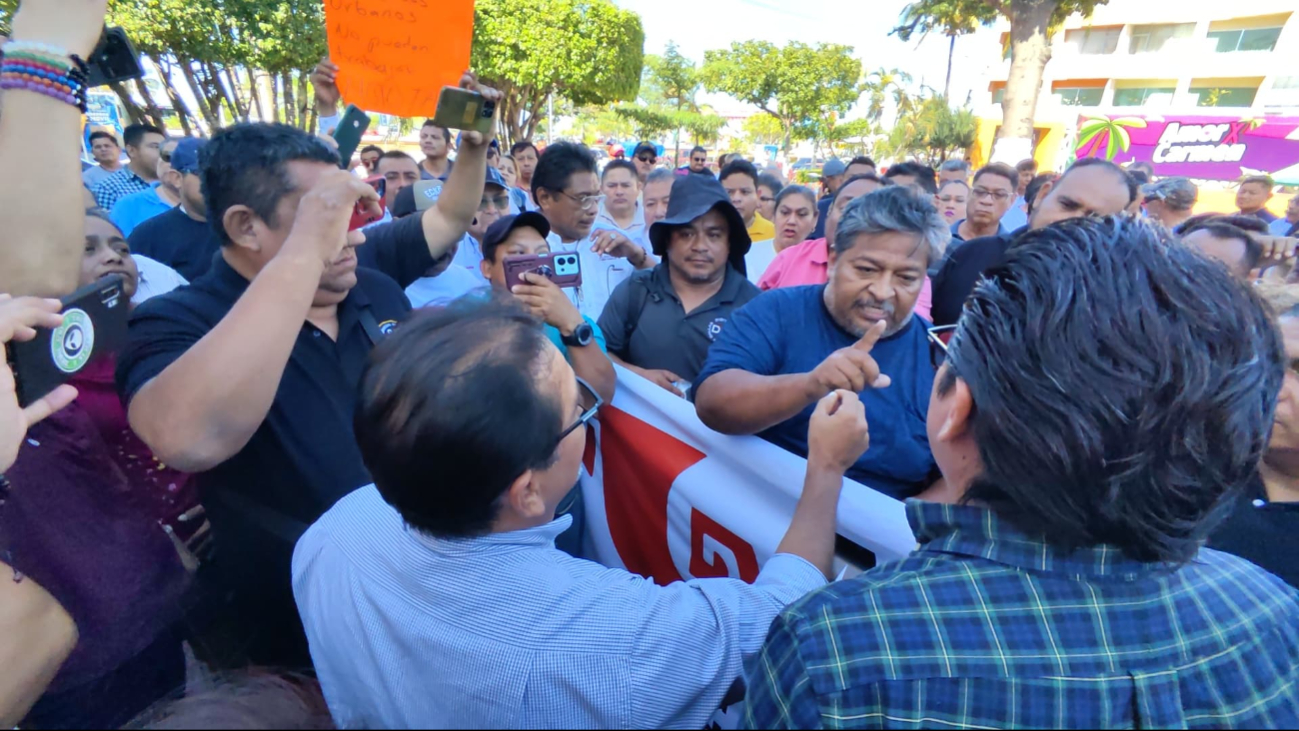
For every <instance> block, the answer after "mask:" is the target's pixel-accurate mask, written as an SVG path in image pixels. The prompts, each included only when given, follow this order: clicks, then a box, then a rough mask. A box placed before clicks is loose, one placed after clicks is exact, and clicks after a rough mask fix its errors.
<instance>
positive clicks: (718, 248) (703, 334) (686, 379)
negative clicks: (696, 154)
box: [600, 163, 760, 396]
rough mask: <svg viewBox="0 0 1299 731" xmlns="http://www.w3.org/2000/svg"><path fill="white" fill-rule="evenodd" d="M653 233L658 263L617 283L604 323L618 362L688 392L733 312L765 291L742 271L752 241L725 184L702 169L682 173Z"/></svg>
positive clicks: (665, 385) (671, 388)
mask: <svg viewBox="0 0 1299 731" xmlns="http://www.w3.org/2000/svg"><path fill="white" fill-rule="evenodd" d="M731 164H732V165H734V164H736V163H731ZM650 239H651V241H652V242H653V245H654V254H655V255H656V256H658V257H659V259H660V260H661V263H660V264H659V265H658V266H656V267H654V268H653V269H650V270H642V271H639V272H636V273H635V274H632V276H631V278H630V279H628V280H627V281H625V282H623V283H622V284H620V285H618V287H617V289H615V290H614V291H613V295H612V296H610V298H609V302H608V304H606V305H605V308H604V313H603V314H602V315H600V329H601V330H603V331H604V334H605V339H606V342H607V343H608V346H609V357H610V358H611V359H612V360H613V361H614V362H615V363H617V364H619V365H622V366H625V367H627V368H628V369H630V370H632V371H634V372H636V373H638V374H640V375H641V376H643V377H645V378H647V379H649V380H650V381H652V382H654V383H656V384H658V385H659V386H661V387H663V388H664V389H667V390H668V391H671V392H672V393H674V394H677V395H678V396H684V395H685V390H686V389H688V388H689V384H690V383H691V382H692V381H694V379H695V376H697V375H699V370H700V369H701V368H703V365H704V359H705V358H706V357H707V355H708V347H709V346H710V345H711V344H712V343H713V342H714V341H716V340H717V337H718V336H719V335H720V334H721V333H722V330H723V328H724V327H725V326H726V322H727V321H728V320H729V319H730V318H731V315H732V313H733V312H734V311H735V310H737V309H739V308H740V307H742V306H744V305H745V304H746V303H747V302H748V301H749V300H751V299H753V298H754V297H757V296H758V294H759V293H760V290H759V289H758V288H757V287H755V286H753V284H752V283H751V282H749V280H748V279H747V278H746V277H745V273H744V272H745V269H744V257H745V255H746V254H748V253H749V247H750V245H751V242H750V240H749V236H748V234H747V233H746V232H745V230H744V220H743V218H742V217H741V215H740V212H739V211H737V210H736V209H735V206H734V205H733V204H732V203H731V201H729V200H728V199H727V193H726V191H725V190H724V189H722V187H721V186H720V185H719V184H718V182H717V181H716V180H713V179H712V178H706V177H704V176H702V175H684V176H680V177H678V178H677V182H676V184H675V185H673V186H672V203H671V205H670V206H669V208H668V215H667V218H665V219H664V220H662V221H659V222H658V223H656V224H654V225H653V226H652V227H651V228H650Z"/></svg>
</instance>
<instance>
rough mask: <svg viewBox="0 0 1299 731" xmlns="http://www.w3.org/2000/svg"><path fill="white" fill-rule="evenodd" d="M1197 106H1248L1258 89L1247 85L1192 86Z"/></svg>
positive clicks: (1251, 103) (1252, 101)
mask: <svg viewBox="0 0 1299 731" xmlns="http://www.w3.org/2000/svg"><path fill="white" fill-rule="evenodd" d="M1191 94H1193V95H1195V98H1196V101H1195V106H1197V107H1248V106H1251V105H1253V103H1254V96H1255V95H1256V94H1258V89H1257V88H1255V87H1249V86H1227V87H1223V86H1212V87H1211V86H1193V87H1191Z"/></svg>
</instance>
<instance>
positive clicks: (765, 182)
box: [758, 173, 785, 198]
mask: <svg viewBox="0 0 1299 731" xmlns="http://www.w3.org/2000/svg"><path fill="white" fill-rule="evenodd" d="M758 187H759V188H766V189H767V190H770V191H771V197H772V198H779V197H780V192H781V191H782V190H784V189H785V184H784V183H782V182H780V178H778V177H776V176H775V175H772V174H771V173H762V174H760V175H759V176H758Z"/></svg>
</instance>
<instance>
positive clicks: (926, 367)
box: [692, 188, 951, 498]
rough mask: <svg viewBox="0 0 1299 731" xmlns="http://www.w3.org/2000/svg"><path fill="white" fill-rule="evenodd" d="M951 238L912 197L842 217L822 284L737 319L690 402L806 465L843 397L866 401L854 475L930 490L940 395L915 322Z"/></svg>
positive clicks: (756, 304)
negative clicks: (929, 276)
mask: <svg viewBox="0 0 1299 731" xmlns="http://www.w3.org/2000/svg"><path fill="white" fill-rule="evenodd" d="M950 237H951V232H950V231H949V228H948V225H947V224H945V223H944V222H943V218H942V216H941V215H939V213H938V211H937V210H936V209H935V208H934V207H933V205H932V204H931V203H930V202H929V201H927V200H921V199H920V198H918V197H916V196H915V195H913V194H911V193H910V192H909V191H907V190H906V189H904V188H883V189H881V190H877V191H875V192H874V193H870V194H868V195H865V196H862V197H861V198H858V199H857V200H854V201H853V202H852V203H850V204H849V205H848V207H847V208H845V209H844V211H843V213H842V215H841V217H840V221H839V226H838V229H837V232H836V235H835V240H834V245H833V246H832V247H831V249H830V252H829V256H828V270H827V273H828V282H827V283H826V284H824V285H809V286H804V287H786V288H783V289H776V290H770V291H768V292H765V293H764V294H762V295H761V296H760V297H758V298H757V299H755V300H753V301H752V302H750V303H749V304H748V305H746V306H745V307H743V308H742V309H740V310H739V311H737V312H736V313H735V314H734V316H733V317H732V318H731V321H730V322H729V323H727V326H726V329H725V330H723V331H722V334H721V336H720V337H719V338H718V340H717V342H716V343H714V344H713V346H712V348H711V349H710V350H709V352H708V361H707V362H706V363H705V365H704V368H703V370H702V371H701V372H700V374H699V377H698V378H697V379H696V380H695V384H694V388H693V390H692V393H693V395H694V399H695V404H696V406H697V407H698V411H699V418H700V419H701V420H702V421H703V422H704V423H705V424H707V425H708V426H710V427H712V428H713V429H716V430H717V431H720V432H723V433H726V434H757V435H758V436H760V437H762V438H763V439H766V440H767V441H769V442H771V443H773V444H776V445H777V446H780V447H783V448H785V449H787V450H789V451H791V452H793V453H795V454H798V455H799V456H804V457H805V456H807V454H808V444H807V439H806V434H807V429H808V422H809V420H810V419H811V417H812V413H813V409H814V407H815V405H816V403H817V401H819V400H820V399H821V398H823V397H825V396H826V395H827V394H829V393H831V392H832V391H835V390H844V391H852V392H854V393H859V394H860V398H861V401H862V403H863V404H864V405H865V408H866V412H867V413H869V414H870V416H871V424H872V433H873V434H875V435H876V439H875V440H874V441H873V442H872V443H871V446H870V449H868V450H867V451H866V453H865V454H864V455H862V457H861V458H860V459H858V460H857V462H856V464H855V465H854V466H853V467H852V469H850V470H849V471H848V477H850V478H852V479H855V480H858V481H860V482H862V483H864V484H866V485H868V486H870V487H873V488H875V489H877V490H880V491H881V492H884V493H886V494H889V495H892V496H894V497H898V498H905V497H911V496H914V495H916V494H917V493H918V492H919V491H920V490H921V489H923V488H924V487H927V484H926V483H927V482H928V478H929V474H930V472H931V470H932V469H933V466H934V461H933V457H932V455H931V454H930V452H929V441H928V438H927V437H926V435H925V414H926V413H927V411H928V407H929V393H930V390H931V387H932V386H933V375H934V374H933V368H932V367H931V366H930V364H929V355H928V353H929V350H928V342H927V334H926V330H927V326H928V323H926V322H925V321H924V320H923V319H922V318H919V317H916V316H915V314H914V309H915V304H916V299H917V298H918V296H919V294H920V290H921V288H922V287H923V286H924V281H925V272H926V270H927V269H928V268H929V266H930V265H931V264H933V263H934V262H936V261H938V260H939V259H940V258H941V257H942V253H943V250H944V248H945V247H946V246H947V242H948V241H949V240H950Z"/></svg>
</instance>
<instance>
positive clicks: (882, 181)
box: [830, 173, 897, 207]
mask: <svg viewBox="0 0 1299 731" xmlns="http://www.w3.org/2000/svg"><path fill="white" fill-rule="evenodd" d="M859 180H871V181H874V182H876V183H879V184H880V186H881V187H884V188H887V187H889V186H890V185H897V183H894V182H893V181H892V180H889V179H888V178H884V177H880V176H879V175H876V174H875V173H862V174H861V175H854V176H852V177H851V178H848V179H847V180H845V181H843V183H842V184H840V185H839V190H836V191H835V192H834V197H833V198H831V199H830V205H831V207H833V206H834V202H835V201H837V200H839V196H841V195H843V192H844V191H845V190H847V189H848V186H850V185H852V184H853V183H856V182H857V181H859Z"/></svg>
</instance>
